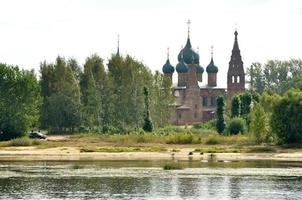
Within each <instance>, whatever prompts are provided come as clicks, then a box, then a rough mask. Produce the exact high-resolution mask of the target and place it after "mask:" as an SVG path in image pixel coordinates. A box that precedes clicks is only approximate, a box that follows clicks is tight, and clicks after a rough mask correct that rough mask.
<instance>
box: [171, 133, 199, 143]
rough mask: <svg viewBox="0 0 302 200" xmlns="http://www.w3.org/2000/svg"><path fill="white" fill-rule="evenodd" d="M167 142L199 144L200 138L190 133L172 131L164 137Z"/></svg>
mask: <svg viewBox="0 0 302 200" xmlns="http://www.w3.org/2000/svg"><path fill="white" fill-rule="evenodd" d="M166 143H167V144H199V143H201V138H200V137H198V136H197V135H194V134H192V133H174V134H170V135H168V136H167V138H166Z"/></svg>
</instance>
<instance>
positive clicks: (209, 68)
mask: <svg viewBox="0 0 302 200" xmlns="http://www.w3.org/2000/svg"><path fill="white" fill-rule="evenodd" d="M206 70H207V73H217V72H218V67H217V66H215V65H214V60H213V58H212V59H211V62H210V64H209V65H208V66H207V69H206Z"/></svg>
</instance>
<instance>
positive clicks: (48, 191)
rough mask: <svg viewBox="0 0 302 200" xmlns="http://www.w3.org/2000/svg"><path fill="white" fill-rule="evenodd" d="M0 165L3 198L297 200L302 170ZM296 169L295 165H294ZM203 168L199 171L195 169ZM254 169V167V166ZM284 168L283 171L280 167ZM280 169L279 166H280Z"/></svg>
mask: <svg viewBox="0 0 302 200" xmlns="http://www.w3.org/2000/svg"><path fill="white" fill-rule="evenodd" d="M163 163H165V162H158V163H157V162H147V163H143V162H138V163H136V164H135V162H131V163H127V162H126V163H125V164H124V166H126V168H124V167H123V163H121V162H113V163H111V162H108V163H105V162H101V163H97V162H95V163H68V162H67V163H62V162H60V163H54V162H37V163H0V199H135V200H136V199H152V200H154V199H155V200H156V199H164V200H169V199H173V200H177V199H194V200H195V199H207V200H208V199H210V200H211V199H221V200H222V199H257V200H260V199H261V200H262V199H269V200H274V199H278V200H279V199H299V198H300V197H301V196H302V192H301V191H302V168H300V166H298V167H295V168H289V167H292V165H291V164H289V165H288V167H285V165H284V163H283V164H281V165H280V163H277V164H274V163H268V165H267V166H268V167H267V168H265V164H263V163H262V164H257V163H252V164H251V165H248V163H243V165H244V166H248V167H249V168H239V167H238V166H239V165H238V163H234V165H230V164H226V165H223V163H220V164H219V163H216V164H215V163H209V164H207V165H206V166H205V164H203V163H200V162H196V163H194V162H192V163H190V164H189V163H184V166H191V167H194V168H188V169H184V170H176V171H165V170H162V168H160V166H162V165H163ZM295 165H296V164H295ZM196 166H199V168H196ZM251 166H252V167H251ZM280 166H281V167H282V166H283V167H282V168H280ZM276 167H278V168H276Z"/></svg>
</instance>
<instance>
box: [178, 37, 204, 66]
mask: <svg viewBox="0 0 302 200" xmlns="http://www.w3.org/2000/svg"><path fill="white" fill-rule="evenodd" d="M182 56H183V59H184V62H185V63H186V64H199V55H198V53H196V52H195V51H194V50H193V49H192V45H191V41H190V37H188V39H187V43H186V46H185V47H184V48H183V49H182V50H181V51H180V52H179V54H178V61H180V60H181V58H182Z"/></svg>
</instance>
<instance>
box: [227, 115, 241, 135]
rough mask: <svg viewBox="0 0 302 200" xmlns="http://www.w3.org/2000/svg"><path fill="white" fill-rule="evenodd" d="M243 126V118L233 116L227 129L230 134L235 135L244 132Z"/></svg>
mask: <svg viewBox="0 0 302 200" xmlns="http://www.w3.org/2000/svg"><path fill="white" fill-rule="evenodd" d="M245 127H246V125H245V120H244V119H242V118H240V117H235V118H233V119H231V120H230V122H229V124H228V128H227V131H228V133H229V134H231V135H237V134H238V133H244V131H245Z"/></svg>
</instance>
